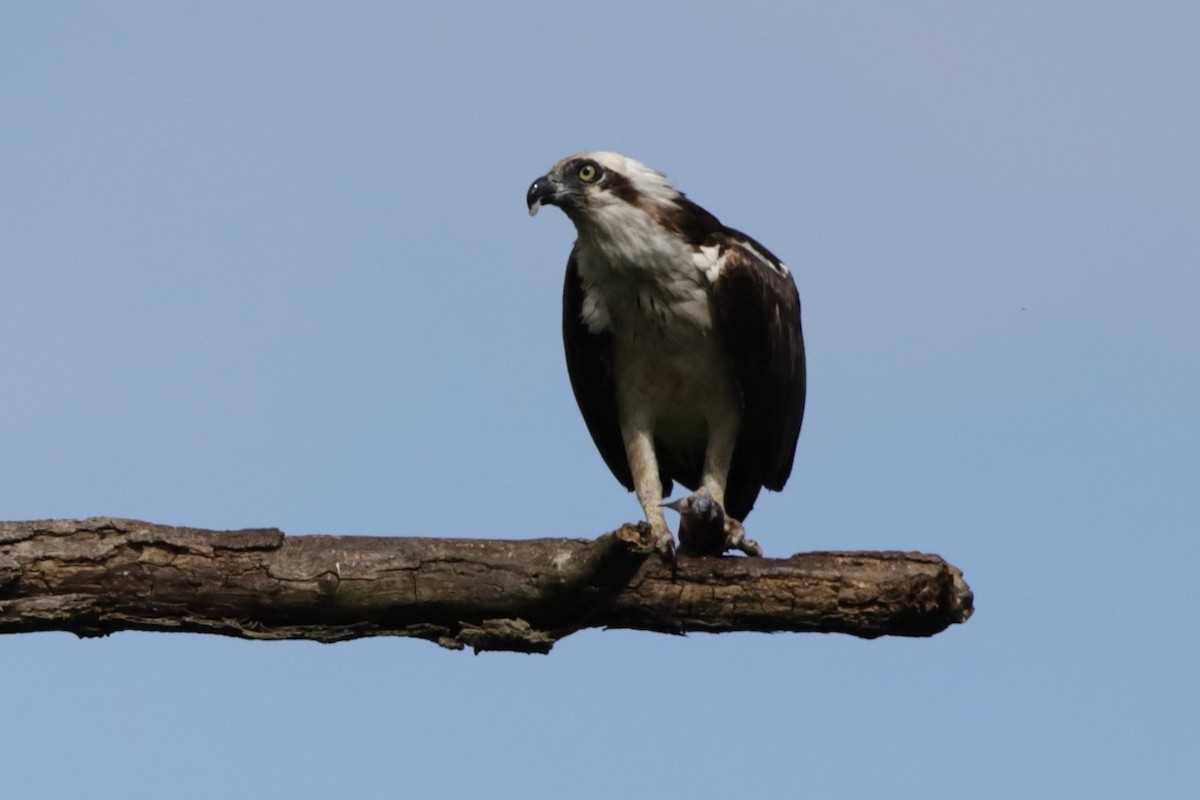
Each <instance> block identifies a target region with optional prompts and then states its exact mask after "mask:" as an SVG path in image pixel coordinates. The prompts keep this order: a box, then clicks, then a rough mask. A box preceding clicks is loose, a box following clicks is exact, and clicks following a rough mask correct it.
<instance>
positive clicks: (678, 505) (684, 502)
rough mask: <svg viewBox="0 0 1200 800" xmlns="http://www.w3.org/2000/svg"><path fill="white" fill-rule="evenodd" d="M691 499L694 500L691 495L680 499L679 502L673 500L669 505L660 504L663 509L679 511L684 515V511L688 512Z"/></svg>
mask: <svg viewBox="0 0 1200 800" xmlns="http://www.w3.org/2000/svg"><path fill="white" fill-rule="evenodd" d="M691 499H692V496H691V495H690V494H689V495H684V496H683V497H681V498H679V499H678V500H672V501H670V502H668V503H659V505H660V506H662V507H663V508H669V509H671V510H672V511H678V512H679V513H680V514H682V513H683V512H684V511H686V510H687V507H688V501H689V500H691Z"/></svg>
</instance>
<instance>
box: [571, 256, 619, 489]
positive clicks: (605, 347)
mask: <svg viewBox="0 0 1200 800" xmlns="http://www.w3.org/2000/svg"><path fill="white" fill-rule="evenodd" d="M582 312H583V284H582V283H581V282H580V280H579V269H578V267H577V266H576V263H575V251H574V250H572V251H571V258H570V259H569V260H568V261H567V276H566V281H565V282H564V285H563V346H564V348H565V349H566V353H567V374H568V375H570V376H571V388H572V389H573V390H574V391H575V402H576V403H578V404H579V410H580V411H581V412H582V413H583V421H584V422H585V423H586V424H587V429H588V433H590V434H591V435H592V441H593V442H595V443H596V449H598V450H599V451H600V455H601V456H603V457H604V463H605V464H607V465H608V468H609V469H610V470H612V474H613V475H614V476H615V477H616V479H617V480H618V481H620V482H621V483H622V484H623V485H624V486H625V488H626V489H629V490H630V491H633V474H632V473H631V472H630V470H629V461H628V459H627V458H626V456H625V444H624V442H623V441H622V439H621V424H620V421H619V420H618V418H617V393H616V382H615V381H616V379H615V377H614V375H615V372H614V368H613V347H612V334H607V333H606V334H595V333H592V332H591V331H590V330H588V328H587V326H586V325H584V324H583V316H582Z"/></svg>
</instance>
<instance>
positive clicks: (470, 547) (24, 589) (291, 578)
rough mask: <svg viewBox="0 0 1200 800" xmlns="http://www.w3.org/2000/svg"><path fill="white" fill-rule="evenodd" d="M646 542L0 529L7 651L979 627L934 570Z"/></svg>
mask: <svg viewBox="0 0 1200 800" xmlns="http://www.w3.org/2000/svg"><path fill="white" fill-rule="evenodd" d="M646 537H647V531H646V529H645V526H635V525H627V526H625V527H623V528H621V529H620V530H617V531H613V532H612V533H608V534H605V535H603V536H601V537H600V538H599V539H596V540H587V539H528V540H511V541H510V540H482V539H428V538H393V537H366V536H285V535H284V534H283V533H281V532H280V531H278V530H273V529H252V530H239V531H207V530H200V529H196V528H177V527H170V526H165V525H154V524H150V523H146V522H138V521H135V520H126V519H112V518H107V517H103V518H92V519H87V520H79V521H77V520H43V521H34V522H0V633H20V632H28V631H49V630H55V631H70V632H73V633H76V634H78V635H80V636H102V635H105V634H108V633H112V632H113V631H119V630H147V631H195V632H202V633H220V634H225V635H229V636H240V637H244V638H248V639H313V640H316V641H322V642H334V641H340V640H344V639H353V638H357V637H362V636H387V635H394V636H414V637H418V638H422V639H428V640H431V641H434V642H437V643H438V644H440V645H442V646H444V647H450V648H455V649H459V648H462V647H464V646H469V647H472V648H474V649H475V650H476V652H478V651H480V650H515V651H520V652H530V653H545V652H549V650H550V648H551V646H552V645H553V644H554V643H555V642H556V641H557V640H559V639H561V638H563V637H564V636H567V635H569V634H571V633H573V632H575V631H577V630H581V629H583V628H592V627H610V628H636V629H640V630H650V631H661V632H667V633H688V632H692V631H706V632H712V633H717V632H723V631H776V632H784V631H794V632H800V631H814V632H825V633H835V632H836V633H848V634H852V635H854V636H861V637H865V638H874V637H877V636H884V635H898V636H930V635H933V634H935V633H938V632H940V631H942V630H944V629H945V628H946V627H948V626H949V625H951V624H954V623H960V622H965V621H966V620H967V618H968V617H970V615H971V610H972V595H971V591H970V589H969V588H968V587H967V585H966V583H965V582H964V581H963V578H962V573H961V572H960V571H959V570H958V569H957V568H955V567H953V566H951V565H950V564H947V563H946V562H945V561H943V560H942V559H941V558H939V557H938V556H933V555H924V554H921V553H900V552H827V553H802V554H799V555H795V556H792V557H791V558H787V559H770V558H733V557H729V558H714V557H691V558H689V557H687V556H681V557H680V558H679V561H678V564H677V565H676V568H675V569H672V567H671V565H670V564H667V563H664V562H663V561H662V560H661V559H660V558H659V557H658V556H657V555H648V554H647V553H646V552H644V550H645V545H646V543H647V542H646Z"/></svg>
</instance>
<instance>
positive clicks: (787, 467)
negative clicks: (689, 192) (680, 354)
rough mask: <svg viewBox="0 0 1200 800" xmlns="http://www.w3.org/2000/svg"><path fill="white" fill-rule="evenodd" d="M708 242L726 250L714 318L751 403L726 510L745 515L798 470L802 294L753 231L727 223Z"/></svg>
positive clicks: (801, 414)
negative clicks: (760, 496) (763, 493)
mask: <svg viewBox="0 0 1200 800" xmlns="http://www.w3.org/2000/svg"><path fill="white" fill-rule="evenodd" d="M708 244H716V245H719V246H720V247H721V248H722V251H723V255H724V263H723V266H722V269H721V272H720V275H719V276H718V278H717V280H716V283H715V285H714V289H713V310H714V322H715V323H716V325H717V327H718V330H719V331H720V333H721V336H722V337H723V339H724V341H725V344H726V346H727V348H728V349H729V354H730V357H731V359H732V361H733V368H734V374H735V375H736V377H737V381H738V385H739V389H740V391H741V397H742V403H743V406H742V425H741V430H740V432H739V434H738V441H737V444H736V446H735V448H734V453H733V463H732V465H731V466H730V470H729V479H728V482H727V485H726V489H725V508H726V511H727V512H728V513H729V514H730V515H732V516H733V517H734V518H736V519H744V518H745V517H746V515H747V514H748V513H750V509H751V508H753V506H754V501H755V500H756V499H757V497H758V493H759V490H760V489H761V488H762V487H764V486H765V487H766V488H768V489H771V490H773V491H778V490H780V489H782V488H783V486H784V484H785V483H787V479H788V476H789V475H791V472H792V461H793V459H794V458H795V454H796V441H797V439H798V437H799V435H800V425H801V423H802V422H803V420H804V396H805V389H806V381H805V363H804V336H803V333H802V331H801V325H800V295H799V293H798V292H797V290H796V283H795V281H794V280H793V279H792V276H791V275H790V274H789V273H788V271H787V269H786V268H784V266H783V264H782V263H781V262H780V261H779V259H777V258H776V257H775V256H774V255H773V254H772V253H771V252H770V251H769V250H767V249H766V248H765V247H763V246H762V245H760V244H759V243H758V242H756V241H754V240H753V239H751V238H750V237H749V236H746V235H745V234H743V233H741V232H739V231H735V230H733V229H730V228H725V229H724V230H722V231H721V232H719V233H716V234H713V236H712V237H710V238H709V241H708Z"/></svg>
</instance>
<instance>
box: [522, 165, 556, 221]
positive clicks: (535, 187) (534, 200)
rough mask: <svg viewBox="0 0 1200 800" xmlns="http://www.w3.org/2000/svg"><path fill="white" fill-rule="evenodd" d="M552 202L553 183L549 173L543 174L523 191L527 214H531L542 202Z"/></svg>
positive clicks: (536, 210) (535, 211)
mask: <svg viewBox="0 0 1200 800" xmlns="http://www.w3.org/2000/svg"><path fill="white" fill-rule="evenodd" d="M553 202H554V184H553V183H551V181H550V176H549V175H543V176H542V177H540V178H538V179H537V180H535V181H534V182H533V183H531V184H530V185H529V191H528V192H526V193H525V205H526V206H527V207H528V208H529V216H531V217H532V216H533V215H534V214H536V213H537V212H538V209H539V208H541V207H542V204H543V203H553Z"/></svg>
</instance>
